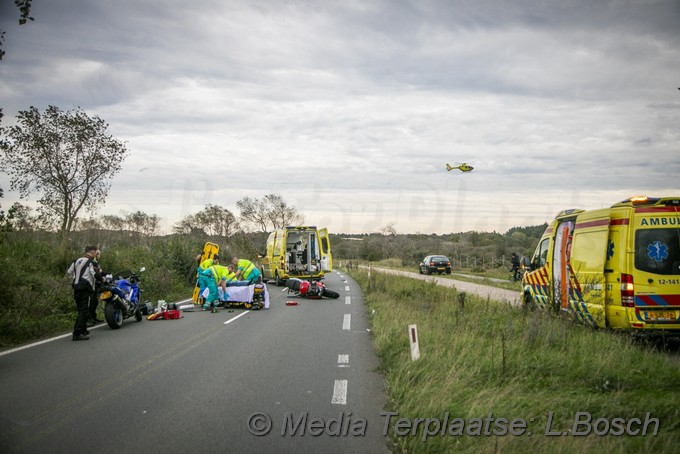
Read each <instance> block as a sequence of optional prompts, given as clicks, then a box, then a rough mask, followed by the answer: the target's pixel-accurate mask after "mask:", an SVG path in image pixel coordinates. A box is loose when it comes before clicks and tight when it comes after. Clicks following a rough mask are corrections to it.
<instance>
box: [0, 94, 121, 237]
mask: <svg viewBox="0 0 680 454" xmlns="http://www.w3.org/2000/svg"><path fill="white" fill-rule="evenodd" d="M17 120H18V121H17V125H16V126H11V127H7V128H2V129H0V133H1V136H6V137H4V138H2V140H0V151H1V152H2V155H1V156H0V162H2V164H3V166H4V169H5V172H7V173H9V175H10V176H11V181H10V185H11V187H12V188H13V189H18V190H19V191H20V195H21V196H22V197H27V196H28V195H30V194H31V193H34V192H37V193H40V194H42V197H41V198H40V199H39V200H38V203H39V204H40V205H41V206H40V208H39V210H38V211H39V212H40V213H41V214H42V215H43V216H45V217H48V218H49V217H53V218H56V219H58V221H59V223H60V226H59V230H60V232H61V233H62V234H66V233H68V232H70V231H71V230H72V228H73V226H74V223H75V221H76V219H77V216H78V214H79V213H80V211H81V210H85V211H91V210H94V209H95V208H96V206H97V205H98V204H100V203H103V202H104V200H105V198H106V196H107V195H108V192H109V187H110V179H111V178H112V177H113V176H114V175H115V174H116V173H118V172H119V171H120V169H121V162H122V161H123V159H124V158H125V156H126V153H127V149H126V147H125V145H124V144H123V143H122V142H120V141H118V140H116V139H115V138H113V137H112V136H111V135H109V134H107V128H108V125H107V124H106V123H105V122H104V121H103V120H102V119H101V118H99V117H97V116H95V117H92V118H90V117H89V116H88V115H87V114H86V113H85V112H83V111H82V110H81V109H80V108H77V109H75V110H72V111H67V112H63V111H61V110H60V109H59V108H57V107H55V106H48V107H47V109H46V111H45V113H44V115H42V114H41V113H40V112H39V111H38V109H36V108H35V107H31V108H30V109H29V110H27V111H21V112H19V114H18V115H17Z"/></svg>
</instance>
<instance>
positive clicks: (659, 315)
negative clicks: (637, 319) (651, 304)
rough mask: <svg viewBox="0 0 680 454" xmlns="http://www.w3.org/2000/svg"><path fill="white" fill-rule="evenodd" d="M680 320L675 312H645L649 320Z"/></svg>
mask: <svg viewBox="0 0 680 454" xmlns="http://www.w3.org/2000/svg"><path fill="white" fill-rule="evenodd" d="M677 318H678V316H677V313H676V312H675V311H647V312H645V319H647V320H676V319H677Z"/></svg>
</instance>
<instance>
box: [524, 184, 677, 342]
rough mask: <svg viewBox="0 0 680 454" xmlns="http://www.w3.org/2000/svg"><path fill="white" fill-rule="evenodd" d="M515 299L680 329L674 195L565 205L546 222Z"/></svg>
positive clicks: (643, 328) (600, 320)
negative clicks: (589, 206) (598, 206)
mask: <svg viewBox="0 0 680 454" xmlns="http://www.w3.org/2000/svg"><path fill="white" fill-rule="evenodd" d="M531 262H532V263H531V265H532V266H531V270H532V271H531V272H529V273H526V274H525V275H524V278H523V280H522V301H523V302H524V303H525V304H527V305H529V306H532V307H539V308H546V309H549V310H552V311H554V312H555V313H559V312H563V313H567V314H569V315H571V316H573V317H574V318H576V319H577V320H579V321H580V322H582V323H585V324H587V325H591V326H594V327H600V328H612V329H617V330H626V331H632V332H635V333H640V334H669V335H677V336H680V197H658V198H650V197H632V198H629V199H627V200H624V201H622V202H620V203H616V204H614V205H612V206H611V207H609V208H603V209H597V210H578V209H573V210H566V211H563V212H561V213H559V214H558V215H557V216H556V217H555V220H554V221H553V222H552V223H551V224H550V225H549V226H548V227H547V229H546V230H545V232H544V233H543V236H542V237H541V240H540V242H539V244H538V246H537V248H536V251H535V252H534V255H533V257H532V261H531Z"/></svg>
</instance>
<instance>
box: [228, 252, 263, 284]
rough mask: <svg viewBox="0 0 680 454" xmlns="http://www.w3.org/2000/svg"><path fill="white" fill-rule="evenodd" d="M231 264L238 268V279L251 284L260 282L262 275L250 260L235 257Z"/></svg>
mask: <svg viewBox="0 0 680 454" xmlns="http://www.w3.org/2000/svg"><path fill="white" fill-rule="evenodd" d="M231 263H232V264H233V265H234V267H235V268H236V278H237V279H241V280H245V281H248V282H249V283H250V284H255V283H259V282H260V277H261V273H260V270H258V269H257V267H256V266H255V264H254V263H253V262H251V261H250V260H246V259H239V258H238V257H234V258H233V259H232V260H231Z"/></svg>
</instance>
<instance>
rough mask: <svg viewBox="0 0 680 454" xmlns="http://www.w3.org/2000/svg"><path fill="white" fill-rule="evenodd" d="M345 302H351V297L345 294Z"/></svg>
mask: <svg viewBox="0 0 680 454" xmlns="http://www.w3.org/2000/svg"><path fill="white" fill-rule="evenodd" d="M345 304H352V297H350V296H346V297H345Z"/></svg>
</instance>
